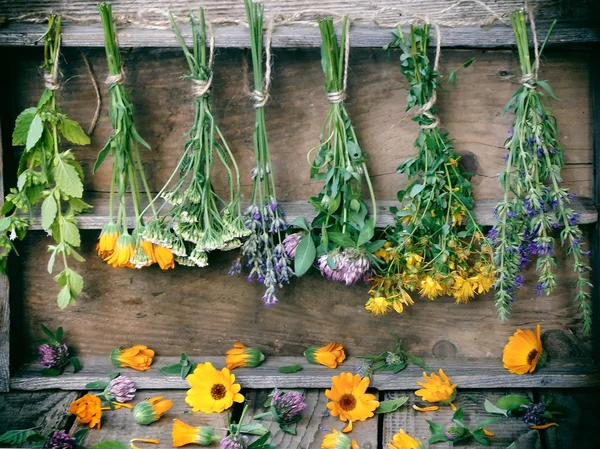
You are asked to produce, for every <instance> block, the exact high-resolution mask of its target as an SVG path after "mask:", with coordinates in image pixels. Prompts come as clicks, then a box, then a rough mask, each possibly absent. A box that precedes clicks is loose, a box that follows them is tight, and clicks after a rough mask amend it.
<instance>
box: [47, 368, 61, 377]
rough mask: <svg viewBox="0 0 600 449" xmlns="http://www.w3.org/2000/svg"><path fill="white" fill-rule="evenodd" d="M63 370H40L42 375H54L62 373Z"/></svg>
mask: <svg viewBox="0 0 600 449" xmlns="http://www.w3.org/2000/svg"><path fill="white" fill-rule="evenodd" d="M62 372H63V370H62V369H60V368H45V369H43V370H42V374H43V375H44V376H50V377H56V376H60V375H61V374H62Z"/></svg>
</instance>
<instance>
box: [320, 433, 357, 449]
mask: <svg viewBox="0 0 600 449" xmlns="http://www.w3.org/2000/svg"><path fill="white" fill-rule="evenodd" d="M321 449H359V447H358V443H357V442H356V440H351V439H350V438H349V437H347V436H346V435H344V434H343V433H340V432H338V431H337V430H336V429H333V430H332V431H331V433H328V434H327V435H325V438H323V442H322V443H321Z"/></svg>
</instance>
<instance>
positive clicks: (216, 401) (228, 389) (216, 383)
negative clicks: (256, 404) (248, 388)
mask: <svg viewBox="0 0 600 449" xmlns="http://www.w3.org/2000/svg"><path fill="white" fill-rule="evenodd" d="M187 381H188V383H189V384H190V386H191V387H192V388H190V389H189V390H188V392H187V395H186V397H185V402H187V403H188V404H189V405H190V406H191V407H192V410H193V411H194V412H198V411H200V412H202V413H221V412H222V411H224V410H227V409H228V408H230V407H231V406H232V405H233V403H234V402H244V396H242V395H241V394H240V390H241V389H242V387H241V385H240V384H236V383H235V375H234V374H231V371H229V368H223V369H222V370H221V371H218V370H217V369H216V368H215V367H214V366H213V365H212V363H210V362H207V363H200V364H198V366H197V367H196V369H195V370H194V372H193V373H192V374H190V375H189V376H188V377H187Z"/></svg>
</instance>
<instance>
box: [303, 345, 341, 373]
mask: <svg viewBox="0 0 600 449" xmlns="http://www.w3.org/2000/svg"><path fill="white" fill-rule="evenodd" d="M304 357H306V360H308V362H309V363H312V364H315V365H316V364H318V365H324V366H326V367H327V368H337V366H338V365H340V364H341V363H342V362H343V361H344V360H345V359H346V353H345V352H344V347H343V346H342V345H341V344H338V343H336V342H335V341H332V342H331V343H329V344H328V345H326V346H323V347H322V348H320V347H318V346H309V347H308V348H307V349H306V351H304Z"/></svg>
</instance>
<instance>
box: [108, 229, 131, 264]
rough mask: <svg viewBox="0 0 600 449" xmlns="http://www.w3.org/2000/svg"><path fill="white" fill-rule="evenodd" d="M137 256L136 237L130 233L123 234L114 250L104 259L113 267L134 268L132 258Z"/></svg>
mask: <svg viewBox="0 0 600 449" xmlns="http://www.w3.org/2000/svg"><path fill="white" fill-rule="evenodd" d="M134 256H135V239H134V238H133V237H132V236H131V235H129V234H121V236H120V237H119V239H118V240H117V243H116V244H115V248H114V251H113V252H112V254H111V255H110V256H107V257H105V258H104V261H105V262H106V263H107V264H109V265H112V266H113V267H115V268H116V267H127V268H133V267H135V265H134V264H133V263H131V259H132V258H133V257H134Z"/></svg>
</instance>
